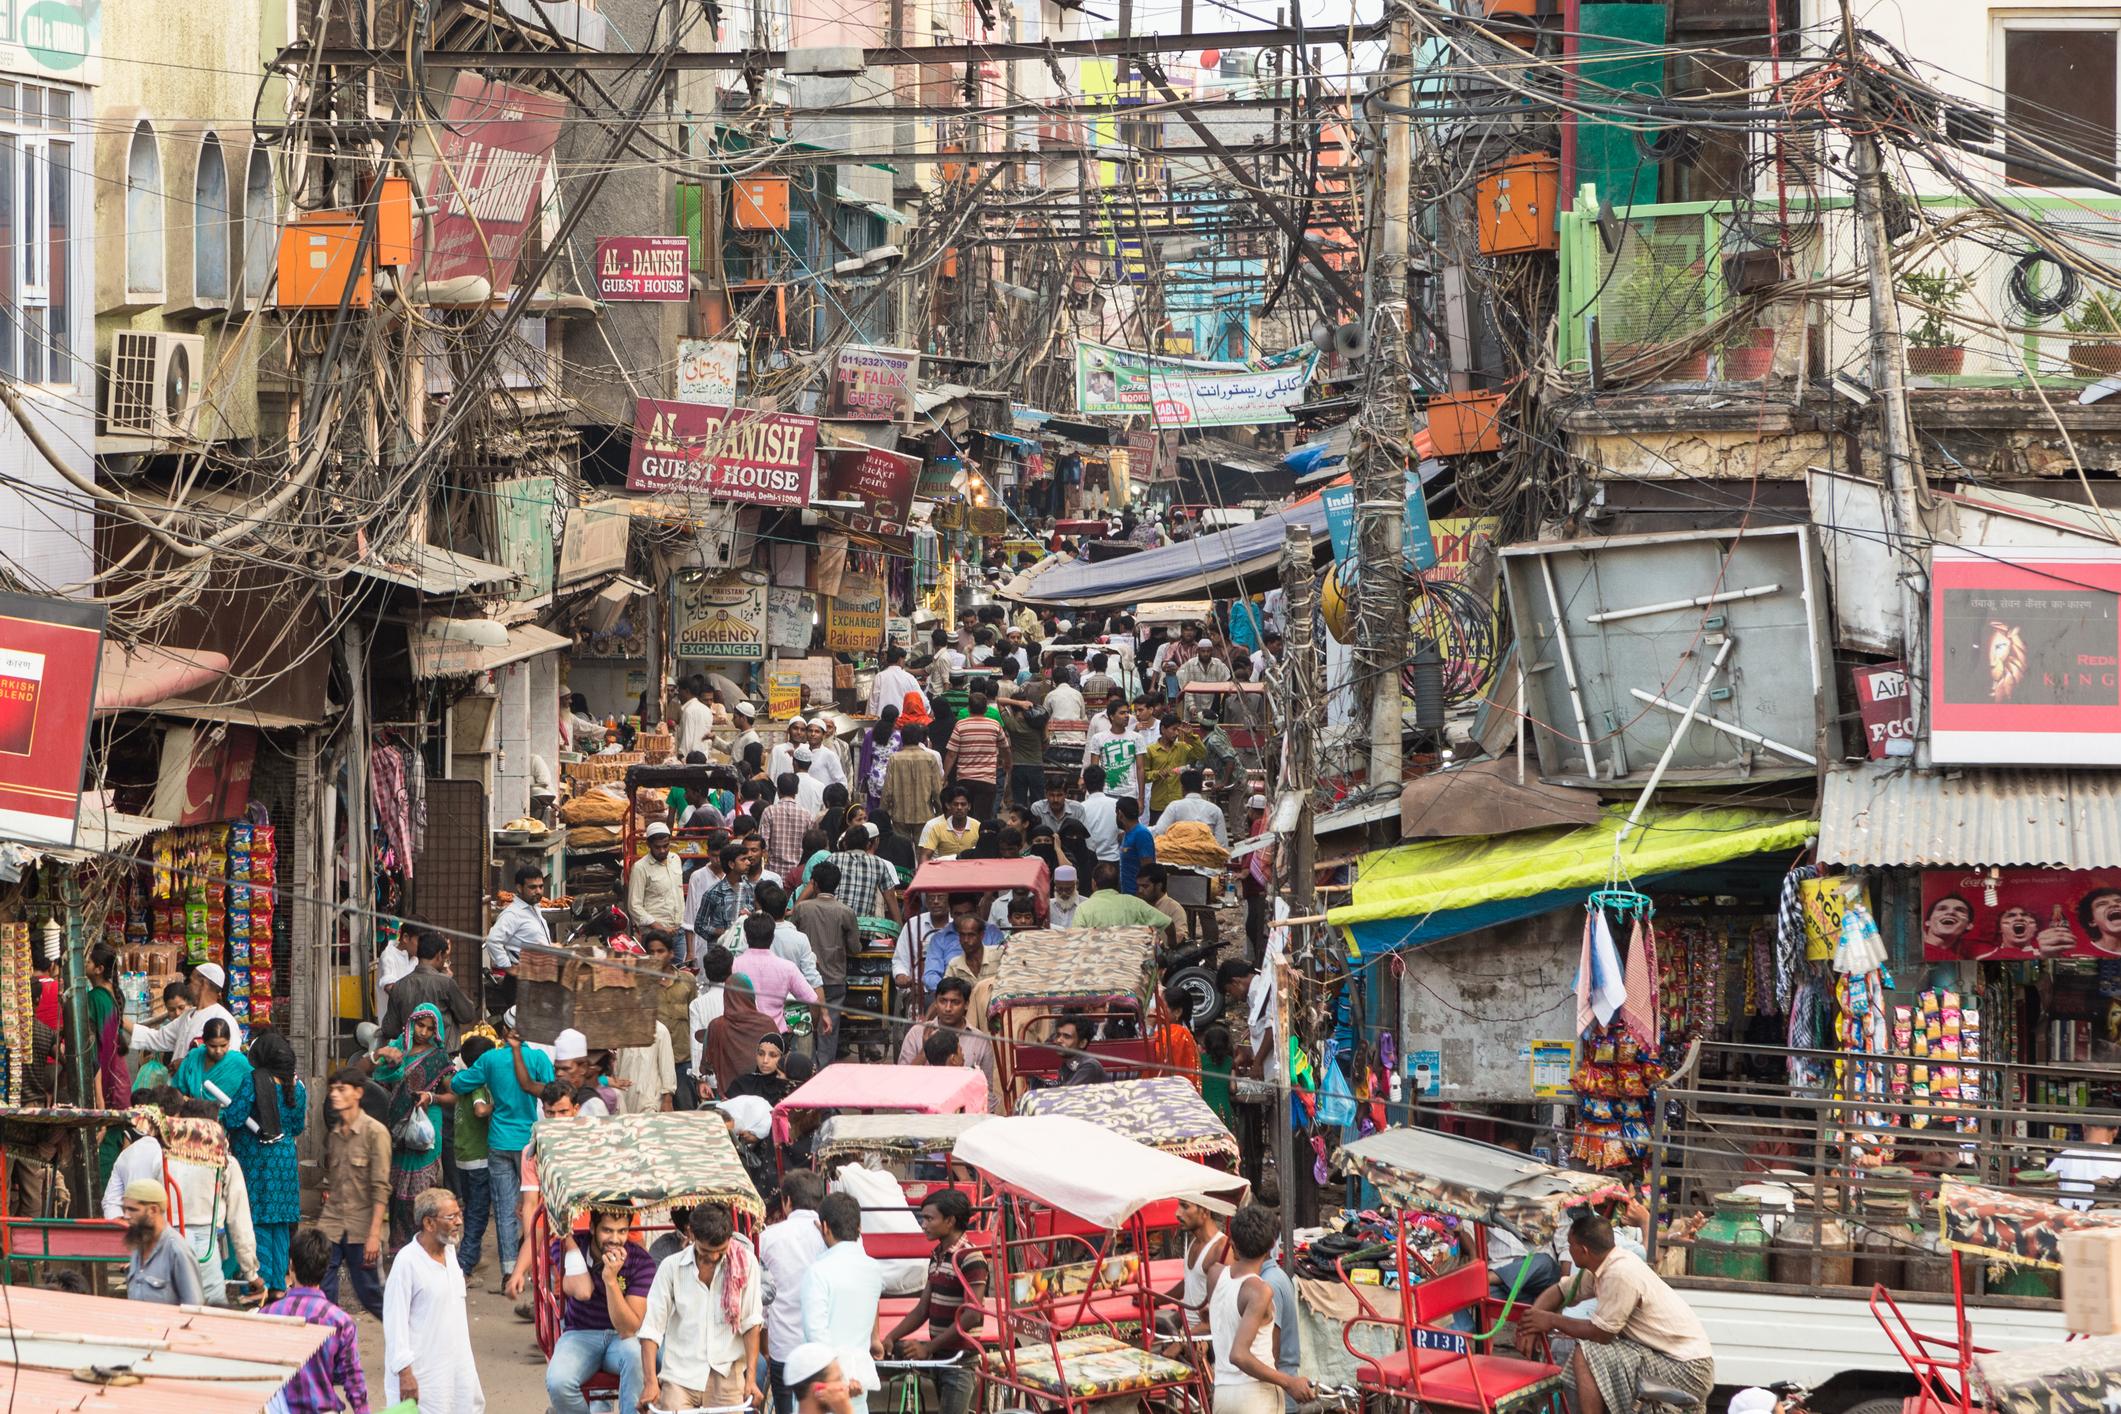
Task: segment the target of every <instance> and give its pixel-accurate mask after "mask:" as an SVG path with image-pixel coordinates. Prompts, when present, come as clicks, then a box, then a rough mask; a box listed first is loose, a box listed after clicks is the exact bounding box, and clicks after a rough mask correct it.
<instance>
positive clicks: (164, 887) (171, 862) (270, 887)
mask: <svg viewBox="0 0 2121 1414" xmlns="http://www.w3.org/2000/svg"><path fill="white" fill-rule="evenodd" d="M278 873H279V861H278V849H277V846H276V842H275V838H274V829H273V827H272V826H271V825H270V824H265V823H260V822H253V821H251V820H239V821H237V822H235V823H234V824H229V825H192V826H187V827H185V828H183V829H180V830H170V831H168V832H167V833H165V834H163V835H162V836H161V837H160V839H158V840H157V841H156V843H155V867H154V875H153V883H152V886H151V887H150V888H149V890H148V891H147V895H146V898H145V900H144V901H141V900H139V896H138V895H135V899H136V902H135V905H134V910H135V911H134V913H133V914H131V915H129V916H128V917H127V920H126V926H125V936H126V939H127V941H128V944H129V946H130V948H131V951H132V953H133V954H134V956H133V957H131V958H129V959H128V970H133V969H131V967H130V964H131V962H132V961H140V962H142V963H143V964H144V966H143V967H141V968H140V969H138V970H140V971H144V972H146V973H148V974H149V976H148V982H149V985H148V987H147V988H146V989H145V992H144V993H143V1001H144V1002H145V1003H146V1004H149V1005H152V1004H153V1002H154V1001H156V1000H158V999H159V995H160V992H159V987H157V986H156V985H154V978H155V977H156V976H157V975H167V974H166V973H157V972H156V970H155V969H156V965H157V964H159V963H161V962H162V961H163V960H164V959H165V958H166V959H167V960H168V961H169V962H170V963H171V964H174V962H175V961H176V959H177V958H179V957H181V958H182V960H183V961H184V962H187V963H190V964H192V965H193V966H197V965H198V964H199V963H202V962H212V963H217V964H219V965H220V966H221V968H222V969H223V970H224V971H225V972H226V973H227V974H228V991H227V994H226V995H225V996H224V997H223V998H222V1001H223V1004H224V1005H226V1006H227V1007H228V1009H229V1011H230V1012H231V1013H232V1014H233V1015H234V1016H235V1018H236V1019H237V1020H238V1021H242V1022H246V1023H266V1022H270V1021H271V1020H272V1019H273V984H274V981H275V978H274V975H273V963H272V936H273V914H274V893H275V880H276V879H277V878H278ZM142 933H144V934H145V936H146V937H147V938H148V939H149V941H148V942H147V943H146V944H145V945H144V946H142V945H139V944H134V943H133V942H132V940H133V939H134V938H136V937H138V936H140V935H142ZM169 970H170V971H172V972H173V971H174V966H173V965H172V966H171V967H170V969H169Z"/></svg>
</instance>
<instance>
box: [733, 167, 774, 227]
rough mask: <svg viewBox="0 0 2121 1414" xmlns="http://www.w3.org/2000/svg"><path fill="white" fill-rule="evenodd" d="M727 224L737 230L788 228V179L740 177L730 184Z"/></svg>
mask: <svg viewBox="0 0 2121 1414" xmlns="http://www.w3.org/2000/svg"><path fill="white" fill-rule="evenodd" d="M734 191H735V195H734V198H733V199H732V201H731V203H730V205H731V207H732V211H731V215H730V224H731V225H733V226H735V227H736V228H737V229H738V230H739V231H785V230H787V229H788V179H787V178H786V177H743V178H740V179H739V180H738V181H737V182H736V183H735V184H734Z"/></svg>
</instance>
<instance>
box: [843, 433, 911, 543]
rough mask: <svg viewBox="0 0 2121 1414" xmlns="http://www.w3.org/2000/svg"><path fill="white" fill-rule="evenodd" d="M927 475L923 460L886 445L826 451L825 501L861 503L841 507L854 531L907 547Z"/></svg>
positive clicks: (844, 516)
mask: <svg viewBox="0 0 2121 1414" xmlns="http://www.w3.org/2000/svg"><path fill="white" fill-rule="evenodd" d="M920 478H921V459H920V458H919V457H909V456H905V455H903V454H901V453H899V452H887V451H885V450H884V449H883V448H882V447H828V448H826V449H825V475H824V486H825V491H824V497H823V498H824V499H825V500H828V501H859V502H861V509H860V510H856V511H835V512H834V515H836V516H837V517H838V518H839V519H840V520H842V521H844V522H845V523H846V526H847V528H848V529H849V530H852V531H854V532H855V533H856V534H859V535H874V536H876V537H877V538H878V539H880V540H888V541H892V542H894V543H895V544H896V545H898V546H899V547H901V548H903V547H904V545H905V544H906V543H907V540H908V536H909V534H910V531H909V528H908V525H907V522H908V521H909V520H910V519H911V518H912V515H913V488H914V487H915V486H916V485H917V484H919V482H920Z"/></svg>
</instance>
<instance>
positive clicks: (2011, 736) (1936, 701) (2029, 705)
mask: <svg viewBox="0 0 2121 1414" xmlns="http://www.w3.org/2000/svg"><path fill="white" fill-rule="evenodd" d="M1999 555H2014V556H2015V558H2013V559H2012V560H2011V561H2009V562H2005V561H2004V560H2002V559H2000V558H1998V557H1999ZM1930 585H1931V601H1930V639H1931V651H1932V655H1933V656H1932V662H1933V663H1934V664H1935V665H1936V671H1935V672H1934V674H1933V677H1934V679H1935V685H1934V687H1933V697H1932V701H1931V703H1930V748H1931V754H1932V755H1933V756H1934V757H1935V759H1936V760H1938V761H1940V762H1952V763H1974V764H2005V765H2093V766H2113V765H2121V549H2117V548H2113V547H2108V548H2105V549H2103V550H2102V549H2099V548H2096V547H2089V546H2087V547H2084V548H2082V549H2078V548H2076V547H2070V548H2067V549H2064V548H2057V549H2042V550H2037V551H2031V550H2028V551H2021V552H2013V551H2008V550H2005V551H1995V550H1979V551H1965V550H1956V549H1948V548H1945V547H1942V546H1940V547H1939V548H1938V549H1937V550H1936V551H1935V552H1934V554H1933V555H1932V557H1931V565H1930Z"/></svg>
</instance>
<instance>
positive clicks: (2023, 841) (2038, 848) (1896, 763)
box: [1819, 760, 2121, 869]
mask: <svg viewBox="0 0 2121 1414" xmlns="http://www.w3.org/2000/svg"><path fill="white" fill-rule="evenodd" d="M1819 810H1820V820H1819V859H1820V862H1821V863H1825V864H1844V865H1853V866H1859V867H1868V868H1888V867H1895V866H1898V867H1927V866H1933V865H1934V866H1937V867H1940V868H1949V867H1952V866H1957V865H1966V864H1995V865H2025V866H2035V867H2042V868H2050V869H2113V868H2121V772H2113V771H2057V770H2015V769H2012V770H2004V769H1998V770H1958V771H1922V770H1917V769H1916V768H1915V766H1914V765H1913V763H1912V762H1909V761H1905V760H1891V761H1870V762H1865V763H1862V764H1860V765H1853V766H1850V765H1841V766H1833V767H1830V768H1829V769H1828V770H1827V772H1826V779H1825V784H1824V787H1823V789H1822V790H1821V792H1820V797H1819Z"/></svg>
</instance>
